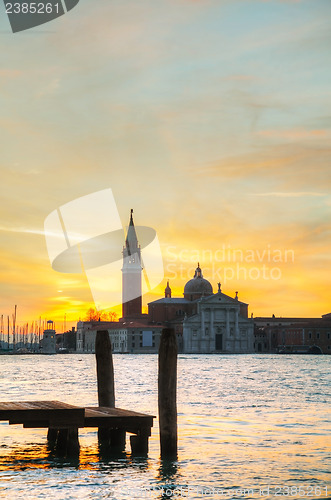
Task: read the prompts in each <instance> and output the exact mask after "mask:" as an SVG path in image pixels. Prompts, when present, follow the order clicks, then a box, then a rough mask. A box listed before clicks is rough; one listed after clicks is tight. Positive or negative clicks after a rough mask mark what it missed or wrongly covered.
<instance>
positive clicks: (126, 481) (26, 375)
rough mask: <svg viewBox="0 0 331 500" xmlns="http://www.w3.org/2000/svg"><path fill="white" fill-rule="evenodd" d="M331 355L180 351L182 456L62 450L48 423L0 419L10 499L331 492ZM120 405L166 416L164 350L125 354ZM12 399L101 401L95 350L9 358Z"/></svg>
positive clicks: (93, 443)
mask: <svg viewBox="0 0 331 500" xmlns="http://www.w3.org/2000/svg"><path fill="white" fill-rule="evenodd" d="M330 361H331V357H329V356H288V355H284V356H280V355H257V354H255V355H180V356H179V359H178V431H179V453H178V461H177V462H174V463H161V461H160V459H159V441H158V421H157V420H156V421H155V424H154V427H153V430H152V436H151V438H150V441H149V455H148V458H147V459H139V458H136V459H134V458H131V455H130V446H129V444H128V443H127V452H126V453H125V454H123V456H121V457H118V458H108V459H104V458H102V457H100V456H99V453H98V447H97V435H96V431H95V430H94V429H87V430H80V443H81V451H80V457H79V461H74V462H70V461H66V460H61V459H55V458H54V457H52V456H51V455H50V454H49V452H48V450H47V447H46V430H45V429H23V428H22V426H18V425H12V426H9V425H8V423H5V422H0V498H6V499H15V500H16V499H23V498H24V499H47V500H48V499H53V498H54V499H66V500H69V499H82V500H83V499H106V498H109V499H130V500H131V499H142V498H153V499H162V500H165V499H171V498H192V499H200V498H211V499H219V498H226V499H237V498H238V499H240V498H254V499H257V498H260V499H261V498H279V497H286V496H287V497H289V498H314V499H316V498H324V499H325V498H330V497H331V494H330V489H331V487H330V476H329V471H330V470H331V467H330V466H331V462H330V441H329V435H330V427H329V408H330V406H329V399H328V397H329V396H328V393H329V390H330V386H331V384H330ZM114 367H115V383H116V406H118V407H120V408H127V409H131V410H136V411H141V412H146V413H150V414H153V415H157V356H156V355H115V356H114ZM0 382H1V398H0V400H2V401H20V400H54V399H57V400H60V401H64V402H67V403H71V404H75V405H85V406H92V405H97V390H96V373H95V358H94V356H93V355H79V354H70V355H56V356H39V355H35V356H32V355H30V356H29V355H27V356H1V357H0Z"/></svg>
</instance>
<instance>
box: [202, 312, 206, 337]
mask: <svg viewBox="0 0 331 500" xmlns="http://www.w3.org/2000/svg"><path fill="white" fill-rule="evenodd" d="M204 336H205V311H204V310H203V309H202V308H201V337H204Z"/></svg>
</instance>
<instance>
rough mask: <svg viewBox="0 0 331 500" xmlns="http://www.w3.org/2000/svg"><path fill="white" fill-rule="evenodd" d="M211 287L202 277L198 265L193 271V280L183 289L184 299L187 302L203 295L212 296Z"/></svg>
mask: <svg viewBox="0 0 331 500" xmlns="http://www.w3.org/2000/svg"><path fill="white" fill-rule="evenodd" d="M212 293H213V287H212V286H211V284H210V283H209V281H208V280H205V279H204V277H203V276H202V271H201V268H200V266H199V263H198V267H197V268H196V270H195V274H194V278H192V279H191V280H190V281H188V282H187V283H186V285H185V287H184V298H185V299H188V300H196V299H198V298H200V297H202V296H204V295H212Z"/></svg>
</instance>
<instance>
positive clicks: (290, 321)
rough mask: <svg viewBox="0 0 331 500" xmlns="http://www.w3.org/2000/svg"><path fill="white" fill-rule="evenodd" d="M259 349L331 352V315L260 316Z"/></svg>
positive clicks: (258, 321)
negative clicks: (302, 316) (304, 316)
mask: <svg viewBox="0 0 331 500" xmlns="http://www.w3.org/2000/svg"><path fill="white" fill-rule="evenodd" d="M254 325H255V331H254V335H255V341H254V347H255V351H256V352H269V353H276V352H283V353H305V352H312V353H316V354H318V353H320V354H322V353H323V354H331V315H330V314H324V315H323V316H322V317H321V318H281V317H276V316H275V315H273V316H272V317H257V318H255V319H254Z"/></svg>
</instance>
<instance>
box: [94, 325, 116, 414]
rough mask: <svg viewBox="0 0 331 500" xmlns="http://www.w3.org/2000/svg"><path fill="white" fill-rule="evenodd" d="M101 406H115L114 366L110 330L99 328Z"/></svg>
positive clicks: (98, 374)
mask: <svg viewBox="0 0 331 500" xmlns="http://www.w3.org/2000/svg"><path fill="white" fill-rule="evenodd" d="M95 357H96V362H97V379H98V401H99V406H107V407H109V408H115V385H114V366H113V356H112V350H111V342H110V338H109V333H108V330H98V331H97V334H96V339H95Z"/></svg>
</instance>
